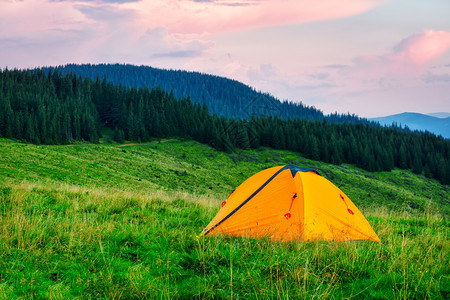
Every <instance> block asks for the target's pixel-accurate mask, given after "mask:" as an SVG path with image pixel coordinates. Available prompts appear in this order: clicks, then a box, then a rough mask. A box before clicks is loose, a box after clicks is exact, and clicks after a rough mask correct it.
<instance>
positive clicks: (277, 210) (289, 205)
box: [202, 165, 380, 242]
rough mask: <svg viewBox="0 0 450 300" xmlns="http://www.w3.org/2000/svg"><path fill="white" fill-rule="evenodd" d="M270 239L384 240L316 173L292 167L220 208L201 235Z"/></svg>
mask: <svg viewBox="0 0 450 300" xmlns="http://www.w3.org/2000/svg"><path fill="white" fill-rule="evenodd" d="M218 234H230V235H235V236H248V237H262V236H269V237H270V238H271V239H272V240H279V241H289V240H301V241H311V240H334V241H348V240H371V241H377V242H379V241H380V239H379V238H378V236H377V235H376V233H375V232H374V231H373V229H372V227H371V226H370V224H369V223H368V222H367V220H366V219H365V218H364V216H363V215H362V213H361V212H360V211H359V210H358V208H357V207H356V206H355V205H354V204H353V202H352V201H351V200H350V199H349V198H348V197H347V196H346V195H345V194H344V193H343V192H342V191H341V190H340V189H339V188H337V187H336V186H335V185H334V184H332V183H331V182H330V181H328V180H327V179H325V178H324V177H322V176H321V175H320V174H319V173H318V172H317V171H315V170H312V169H307V168H300V167H297V166H293V165H286V166H279V167H273V168H269V169H266V170H263V171H261V172H259V173H257V174H255V175H253V176H251V177H250V178H248V179H247V180H246V181H244V182H243V183H242V184H241V185H240V186H239V187H237V188H236V189H235V190H234V191H233V192H232V193H231V194H230V196H228V198H227V200H226V201H224V202H223V203H222V208H221V209H220V210H219V212H218V213H217V215H216V216H215V217H214V218H213V219H212V221H211V222H210V223H209V224H208V226H206V228H205V229H204V231H203V233H202V235H218Z"/></svg>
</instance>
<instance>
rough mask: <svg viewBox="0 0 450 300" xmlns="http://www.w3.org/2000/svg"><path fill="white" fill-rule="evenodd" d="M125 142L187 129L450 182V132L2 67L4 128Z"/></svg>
mask: <svg viewBox="0 0 450 300" xmlns="http://www.w3.org/2000/svg"><path fill="white" fill-rule="evenodd" d="M105 126H106V127H109V128H111V129H112V130H114V139H115V140H116V141H117V142H122V141H124V140H129V141H142V142H145V141H149V140H151V139H152V138H166V137H182V138H189V139H194V140H196V141H199V142H202V143H207V144H209V145H211V146H213V147H215V148H216V149H218V150H222V151H228V152H230V151H234V150H236V149H250V148H257V147H260V146H266V147H272V148H276V149H287V150H291V151H296V152H300V153H302V154H303V155H305V156H306V157H309V158H312V159H317V160H321V161H325V162H331V163H334V164H340V163H351V164H355V165H358V166H359V167H361V168H363V169H366V170H368V171H388V170H392V169H393V168H395V167H397V168H401V169H411V170H413V172H415V173H423V174H424V175H425V176H427V177H433V178H436V179H438V180H440V181H441V182H442V183H443V184H448V183H449V182H450V176H449V172H450V165H449V160H448V157H449V153H450V143H449V140H446V139H443V138H442V137H437V136H435V135H433V134H430V133H417V132H408V131H401V130H398V129H397V128H392V127H391V128H389V127H382V126H379V125H375V124H373V123H362V122H359V123H356V124H352V122H341V123H332V122H328V121H327V120H326V119H322V120H315V121H311V120H305V119H300V118H287V119H286V118H282V117H278V116H252V117H250V118H247V119H232V118H226V117H223V116H218V115H217V114H211V113H210V112H209V109H208V108H207V106H206V105H205V104H200V103H197V102H193V101H191V100H190V98H189V96H188V97H182V98H177V97H175V96H174V94H173V93H172V92H166V91H164V90H162V89H161V88H153V89H149V88H148V87H140V88H135V87H125V86H122V85H120V84H114V83H112V82H110V81H108V80H106V78H104V79H102V80H100V79H99V78H97V79H95V80H92V79H90V78H85V79H82V77H81V76H77V75H73V74H65V75H62V74H61V73H60V72H58V71H55V70H53V71H49V70H41V69H37V70H2V71H1V72H0V136H1V137H6V138H13V139H18V140H23V141H27V142H31V143H36V144H39V143H43V144H66V143H70V142H73V141H90V142H94V143H96V142H98V141H99V138H100V136H101V129H102V128H103V127H105Z"/></svg>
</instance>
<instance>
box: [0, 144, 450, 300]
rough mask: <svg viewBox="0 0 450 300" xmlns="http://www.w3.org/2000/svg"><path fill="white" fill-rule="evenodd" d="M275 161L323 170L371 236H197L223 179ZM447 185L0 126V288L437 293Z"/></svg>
mask: <svg viewBox="0 0 450 300" xmlns="http://www.w3.org/2000/svg"><path fill="white" fill-rule="evenodd" d="M284 164H295V165H299V166H304V167H310V168H315V169H317V170H318V171H319V172H320V173H321V174H322V175H323V176H325V177H326V178H328V179H329V180H331V181H332V182H333V183H335V184H336V185H337V186H338V187H339V188H341V189H342V190H343V191H344V192H345V193H346V194H347V195H348V196H349V197H350V198H351V199H352V201H353V202H354V203H355V204H356V205H357V206H358V208H359V209H360V210H361V211H362V212H363V214H364V215H365V216H366V218H367V220H368V221H369V223H370V224H371V225H372V227H373V228H374V230H375V232H376V233H377V234H378V236H379V237H380V239H381V241H382V242H381V243H373V242H288V243H279V242H273V241H270V240H268V239H246V238H235V237H207V238H198V237H197V235H198V234H199V233H200V232H201V231H202V230H203V228H204V227H205V226H206V225H207V224H208V223H209V221H210V220H211V219H212V218H213V216H214V215H215V214H216V213H217V211H218V210H219V208H220V203H221V202H222V201H223V200H224V199H225V198H226V197H227V195H228V194H229V193H230V192H231V191H232V190H233V188H234V187H236V186H238V185H239V184H240V183H241V182H242V181H244V180H245V179H246V178H248V177H249V176H251V175H253V174H254V173H256V172H258V171H260V170H262V169H265V168H268V167H272V166H277V165H284ZM449 196H450V195H449V187H448V186H442V185H441V184H439V183H438V182H437V181H435V180H431V179H427V178H425V177H423V176H420V175H415V174H413V173H412V172H410V171H405V170H394V171H392V172H380V173H368V172H367V171H364V170H361V169H358V168H355V167H353V166H350V165H339V166H336V165H330V164H325V163H322V162H317V161H312V160H308V159H305V158H303V157H301V156H300V155H298V154H296V153H292V152H288V151H277V150H273V149H266V148H263V149H258V150H249V151H242V152H237V153H231V154H230V153H223V152H218V151H216V150H214V149H212V148H210V147H208V146H205V145H202V144H199V143H196V142H193V141H180V140H162V141H154V142H151V143H147V144H128V145H118V144H73V145H66V146H39V145H30V144H22V143H17V142H14V141H10V140H6V139H0V245H1V246H0V298H1V299H148V298H157V299H159V298H164V299H172V298H178V299H192V298H201V299H220V298H225V299H272V298H279V299H289V298H292V299H324V298H327V299H328V298H329V299H342V298H346V299H449V298H450V267H449V266H450V239H449V238H450V237H449V229H450V222H449V215H450V202H449V199H450V197H449Z"/></svg>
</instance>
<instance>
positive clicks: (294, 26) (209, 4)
mask: <svg viewBox="0 0 450 300" xmlns="http://www.w3.org/2000/svg"><path fill="white" fill-rule="evenodd" d="M449 16H450V1H449V0H426V1H425V0H314V1H312V0H141V1H127V0H91V1H90V0H79V1H72V0H67V1H65V0H60V1H58V0H22V1H13V0H0V68H6V67H7V68H9V69H12V68H29V67H30V68H31V67H39V66H49V65H62V64H67V63H130V64H137V65H149V66H153V67H162V68H168V69H185V70H191V71H199V72H203V73H210V74H214V75H219V76H225V77H229V78H233V79H236V80H239V81H242V82H244V83H246V84H248V85H250V86H252V87H254V88H255V89H257V90H261V91H263V92H268V93H271V94H272V95H274V96H275V97H277V98H279V99H282V100H283V99H288V100H291V101H302V102H303V103H305V104H308V105H313V106H315V107H317V108H319V109H321V110H323V111H324V112H325V113H330V112H334V111H337V112H340V113H347V112H351V113H356V114H358V115H360V116H363V117H374V116H384V115H389V114H394V113H400V112H404V111H413V112H421V113H431V112H442V111H446V112H450V17H449Z"/></svg>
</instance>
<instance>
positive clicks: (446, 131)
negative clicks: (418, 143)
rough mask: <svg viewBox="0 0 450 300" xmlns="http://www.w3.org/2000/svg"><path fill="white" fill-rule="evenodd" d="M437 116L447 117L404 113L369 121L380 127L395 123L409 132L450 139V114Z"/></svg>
mask: <svg viewBox="0 0 450 300" xmlns="http://www.w3.org/2000/svg"><path fill="white" fill-rule="evenodd" d="M437 114H438V115H439V116H446V115H449V116H447V117H435V116H430V115H424V114H419V113H412V112H405V113H401V114H397V115H391V116H386V117H378V118H371V119H369V120H371V121H375V122H379V123H380V124H382V125H392V124H393V123H395V124H396V125H398V126H400V125H401V126H407V127H408V128H409V129H411V130H421V131H429V132H432V133H434V134H436V135H442V136H443V137H445V138H447V139H448V138H450V114H449V113H437Z"/></svg>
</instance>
